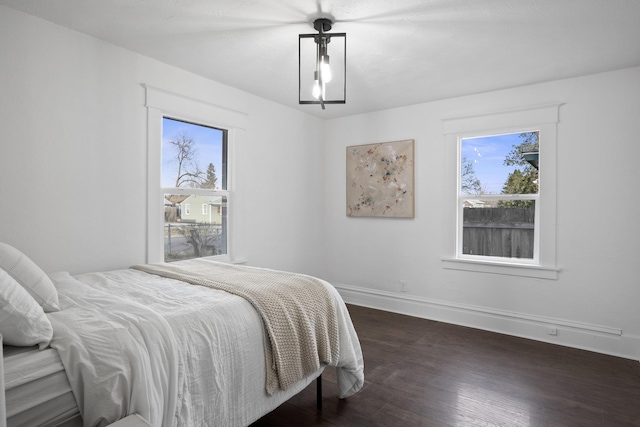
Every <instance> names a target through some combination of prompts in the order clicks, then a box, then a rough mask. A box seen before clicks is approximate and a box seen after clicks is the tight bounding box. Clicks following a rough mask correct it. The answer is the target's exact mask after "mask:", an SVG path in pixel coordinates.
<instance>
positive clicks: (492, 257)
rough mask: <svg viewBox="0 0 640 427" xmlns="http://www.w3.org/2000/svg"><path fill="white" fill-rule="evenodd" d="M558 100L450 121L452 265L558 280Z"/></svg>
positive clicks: (447, 263) (447, 261)
mask: <svg viewBox="0 0 640 427" xmlns="http://www.w3.org/2000/svg"><path fill="white" fill-rule="evenodd" d="M558 110H559V105H552V106H543V107H534V108H530V109H524V110H514V111H507V112H503V113H494V114H487V115H480V116H471V117H461V118H453V119H447V120H445V121H444V128H445V135H446V137H445V140H446V144H447V145H446V153H447V163H446V164H447V181H446V182H447V187H446V188H447V189H448V191H447V192H446V196H445V197H446V200H445V206H446V207H445V209H446V216H447V230H448V237H447V239H446V241H447V243H446V245H445V251H446V253H445V256H444V257H443V265H444V267H445V268H451V269H460V270H468V271H481V272H490V273H498V274H511V275H519V276H529V277H539V278H548V279H554V278H556V277H557V268H556V260H555V241H556V230H555V216H556V172H555V171H556V158H555V153H556V127H557V122H558V120H557V118H558Z"/></svg>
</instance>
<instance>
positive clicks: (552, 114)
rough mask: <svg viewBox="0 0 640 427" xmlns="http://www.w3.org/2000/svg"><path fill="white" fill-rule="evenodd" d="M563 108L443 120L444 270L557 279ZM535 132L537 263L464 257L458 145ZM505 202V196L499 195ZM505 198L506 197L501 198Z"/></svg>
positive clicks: (555, 107) (540, 107)
mask: <svg viewBox="0 0 640 427" xmlns="http://www.w3.org/2000/svg"><path fill="white" fill-rule="evenodd" d="M561 105H562V104H547V105H541V106H532V107H527V108H521V109H513V110H507V111H501V112H493V113H487V114H478V115H473V116H463V117H453V118H447V119H444V120H443V130H444V142H445V156H446V159H445V162H446V163H445V164H446V166H445V172H446V178H445V191H444V198H445V200H444V207H445V224H446V234H445V236H444V241H445V244H444V255H443V257H442V265H443V268H445V269H454V270H463V271H475V272H483V273H494V274H506V275H515V276H524V277H534V278H542V279H557V275H558V271H559V269H558V267H557V265H556V237H557V236H556V234H557V232H556V194H557V183H556V182H557V159H556V157H557V125H558V123H559V109H560V106H561ZM531 130H537V131H538V132H539V138H540V141H541V144H544V148H543V149H542V150H540V163H541V164H543V165H544V176H543V178H542V179H541V181H540V184H541V187H540V192H539V194H538V195H537V200H536V219H535V221H536V223H535V228H534V230H535V231H534V232H535V233H539V234H538V235H537V236H536V241H537V242H539V245H538V247H537V248H536V252H537V258H536V257H534V260H523V259H511V258H498V257H480V256H468V255H466V256H461V255H459V251H458V248H459V247H461V246H459V245H461V242H462V236H461V235H460V234H461V232H460V225H459V221H458V218H459V215H462V212H461V211H460V207H459V195H458V194H459V185H460V183H459V179H460V178H459V177H460V170H459V168H460V142H461V140H462V139H463V138H470V137H477V136H484V135H497V134H506V133H519V132H527V131H531ZM497 197H501V196H499V195H498V196H497ZM503 198H504V197H503Z"/></svg>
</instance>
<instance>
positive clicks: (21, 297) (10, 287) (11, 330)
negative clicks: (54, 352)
mask: <svg viewBox="0 0 640 427" xmlns="http://www.w3.org/2000/svg"><path fill="white" fill-rule="evenodd" d="M0 334H2V337H3V341H4V343H5V344H9V345H17V346H31V345H36V344H37V345H39V346H40V349H43V348H45V347H47V346H48V345H49V343H50V342H51V338H52V337H53V328H52V327H51V322H50V321H49V318H48V317H47V315H46V314H44V310H43V309H42V307H40V305H38V303H37V302H36V300H35V299H33V298H32V297H31V295H29V293H28V292H27V291H26V290H25V289H24V288H23V287H22V286H20V284H19V283H18V282H16V281H15V279H14V278H13V277H11V276H9V274H8V273H7V272H6V271H4V270H2V269H0Z"/></svg>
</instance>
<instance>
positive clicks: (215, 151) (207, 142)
mask: <svg viewBox="0 0 640 427" xmlns="http://www.w3.org/2000/svg"><path fill="white" fill-rule="evenodd" d="M180 132H184V133H185V134H186V135H188V136H189V137H191V138H193V140H194V141H195V150H196V154H197V159H198V160H197V163H198V165H199V167H200V170H202V171H204V172H206V171H207V166H208V165H209V163H213V165H214V167H215V168H216V176H217V177H218V181H217V183H216V186H217V187H220V186H221V185H222V140H223V131H221V130H219V129H214V128H210V127H206V126H200V125H194V124H191V123H185V122H180V121H177V120H172V119H168V118H166V117H165V118H164V119H163V120H162V184H161V185H162V187H173V186H175V183H176V174H177V167H178V165H177V162H176V161H175V158H176V152H175V148H174V147H173V146H172V145H171V144H169V143H168V141H170V140H171V139H173V138H174V137H176V136H177V135H179V134H180Z"/></svg>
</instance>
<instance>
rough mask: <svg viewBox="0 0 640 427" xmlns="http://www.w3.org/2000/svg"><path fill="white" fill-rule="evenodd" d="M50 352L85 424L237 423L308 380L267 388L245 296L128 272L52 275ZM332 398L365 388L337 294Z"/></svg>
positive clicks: (257, 322) (255, 321)
mask: <svg viewBox="0 0 640 427" xmlns="http://www.w3.org/2000/svg"><path fill="white" fill-rule="evenodd" d="M51 278H52V279H53V281H54V284H55V285H56V288H57V289H58V295H59V300H60V308H61V310H60V311H59V312H55V313H50V314H49V318H50V320H51V323H52V325H53V329H54V336H53V340H52V342H51V346H52V347H54V348H56V349H57V350H58V352H59V353H60V357H61V359H62V362H63V364H64V366H65V370H66V372H67V376H68V377H69V382H70V384H71V388H72V389H73V392H74V395H75V397H76V400H77V403H78V407H79V409H80V412H81V414H82V416H83V419H84V422H85V424H84V425H85V426H102V425H108V424H110V423H112V422H114V421H116V420H118V419H120V418H122V417H124V416H126V415H129V414H133V413H138V414H140V415H141V416H142V417H144V418H145V419H146V420H148V421H149V423H150V424H151V425H152V426H244V425H248V424H250V423H252V422H253V421H255V420H256V419H258V418H260V417H261V416H262V415H264V414H266V413H268V412H270V411H271V410H273V409H275V408H276V407H277V406H279V405H280V404H281V403H283V402H284V401H286V400H287V399H288V398H289V397H291V396H293V395H294V394H296V393H297V392H299V391H300V390H302V389H303V388H305V387H306V386H307V385H308V384H309V382H310V381H312V380H313V379H314V378H315V376H317V374H319V373H320V372H321V370H320V371H318V372H317V373H316V374H314V375H311V376H309V377H308V378H306V379H303V380H302V381H300V383H298V384H296V385H295V386H293V387H292V388H290V389H288V390H286V391H279V392H276V393H275V394H274V395H272V396H268V395H267V393H266V391H265V366H264V363H265V359H264V331H263V326H262V321H261V319H260V317H259V316H258V314H257V312H256V311H255V310H254V309H253V307H252V306H251V304H249V303H248V302H247V301H245V300H244V299H242V298H240V297H238V296H234V295H231V294H228V293H226V292H224V291H218V290H213V289H210V288H205V287H201V286H195V285H190V284H186V283H183V282H180V281H177V280H173V279H167V278H162V277H159V276H155V275H150V274H147V273H144V272H141V271H137V270H132V269H127V270H116V271H111V272H105V273H90V274H83V275H79V276H75V277H72V276H70V275H69V274H67V273H56V274H53V275H52V276H51ZM327 287H328V288H329V289H330V291H331V293H332V295H334V297H335V303H336V305H337V307H338V317H339V321H340V331H339V333H340V357H339V363H338V368H337V369H338V371H337V375H338V385H339V388H340V397H347V396H350V395H351V394H353V393H356V392H357V391H359V390H360V388H361V387H362V385H363V382H364V378H363V359H362V353H361V350H360V344H359V341H358V338H357V335H356V332H355V330H354V328H353V325H352V323H351V319H350V317H349V314H348V312H347V309H346V307H345V305H344V303H343V301H342V299H341V298H340V296H339V294H338V293H337V291H336V290H335V288H333V287H332V286H330V285H328V284H327Z"/></svg>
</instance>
